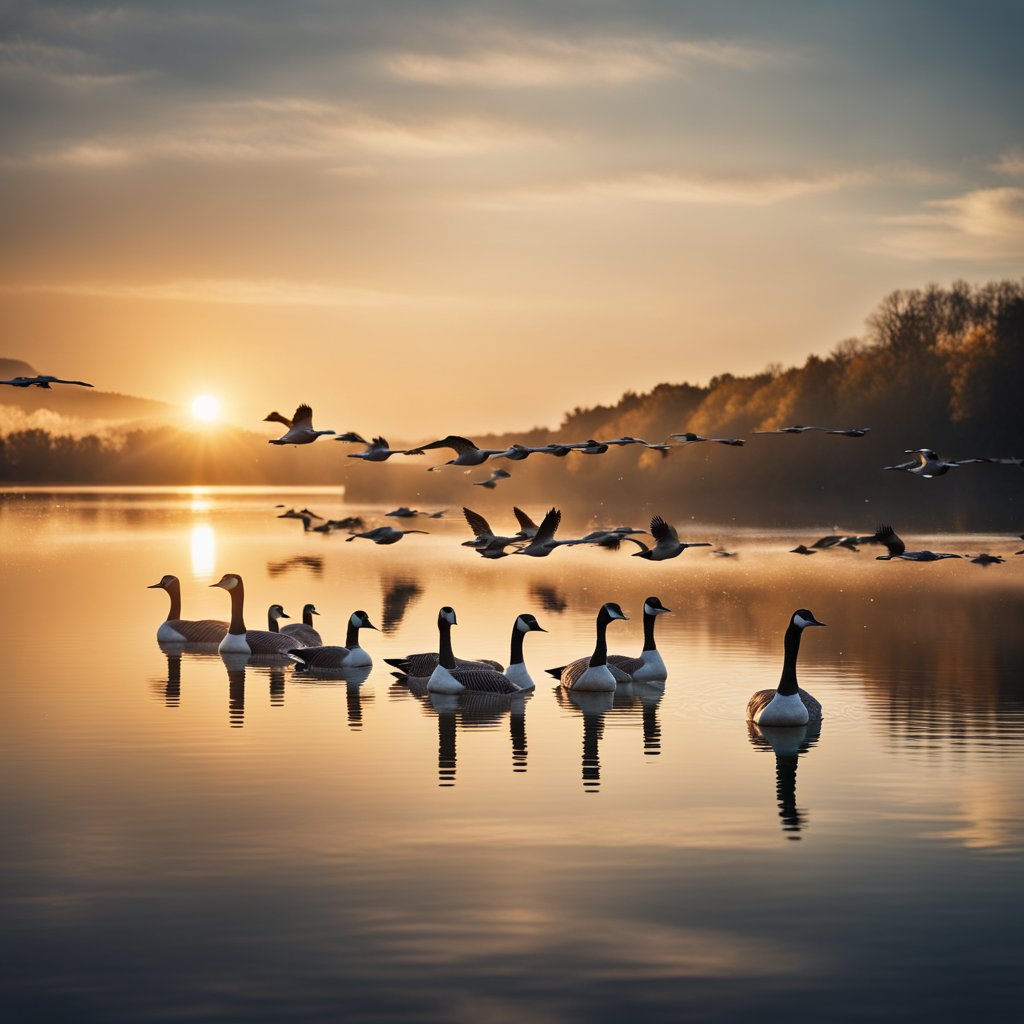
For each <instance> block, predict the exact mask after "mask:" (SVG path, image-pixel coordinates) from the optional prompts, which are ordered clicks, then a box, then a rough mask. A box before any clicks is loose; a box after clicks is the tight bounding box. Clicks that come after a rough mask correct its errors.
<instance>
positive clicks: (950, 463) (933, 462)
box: [882, 448, 992, 480]
mask: <svg viewBox="0 0 1024 1024" xmlns="http://www.w3.org/2000/svg"><path fill="white" fill-rule="evenodd" d="M903 454H904V455H916V456H917V458H916V459H911V460H910V461H909V462H900V463H898V464H897V465H895V466H883V467H882V469H895V470H901V471H902V472H905V473H913V474H914V475H915V476H923V477H924V478H925V479H926V480H930V479H931V478H932V477H935V476H942V475H944V474H945V473H948V472H949V471H950V470H951V469H956V468H958V467H959V466H968V465H970V464H971V463H973V462H992V459H986V458H976V459H942V458H940V457H939V456H938V455H936V453H935V451H934V450H933V449H931V448H907V449H905V450H904V453H903Z"/></svg>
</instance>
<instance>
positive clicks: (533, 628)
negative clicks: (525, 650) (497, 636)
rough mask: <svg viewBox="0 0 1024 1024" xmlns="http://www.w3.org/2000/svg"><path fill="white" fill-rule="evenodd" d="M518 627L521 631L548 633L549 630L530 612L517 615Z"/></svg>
mask: <svg viewBox="0 0 1024 1024" xmlns="http://www.w3.org/2000/svg"><path fill="white" fill-rule="evenodd" d="M516 629H517V630H518V631H519V632H520V633H546V632H547V630H546V629H545V628H544V627H543V626H542V625H541V624H540V623H539V622H538V621H537V620H536V619H535V618H534V617H533V616H532V615H531V614H530V613H529V612H523V614H522V615H518V616H516Z"/></svg>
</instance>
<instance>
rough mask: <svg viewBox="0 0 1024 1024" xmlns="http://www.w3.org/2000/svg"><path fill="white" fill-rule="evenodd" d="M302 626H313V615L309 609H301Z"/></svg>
mask: <svg viewBox="0 0 1024 1024" xmlns="http://www.w3.org/2000/svg"><path fill="white" fill-rule="evenodd" d="M302 624H303V625H304V626H312V625H313V613H312V611H310V609H309V608H303V609H302ZM346 646H348V645H347V644H346Z"/></svg>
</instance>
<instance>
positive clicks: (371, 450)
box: [348, 437, 421, 462]
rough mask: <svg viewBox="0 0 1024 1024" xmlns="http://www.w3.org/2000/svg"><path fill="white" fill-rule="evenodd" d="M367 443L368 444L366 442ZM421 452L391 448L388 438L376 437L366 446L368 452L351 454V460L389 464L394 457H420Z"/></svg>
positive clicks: (349, 455) (349, 454)
mask: <svg viewBox="0 0 1024 1024" xmlns="http://www.w3.org/2000/svg"><path fill="white" fill-rule="evenodd" d="M364 443H366V442H364ZM419 454H421V453H420V452H405V451H402V449H401V448H389V447H388V441H387V438H386V437H375V438H374V439H373V440H372V441H370V442H369V443H367V444H366V450H365V451H361V452H349V453H348V457H349V458H350V459H362V460H363V461H364V462H387V460H388V459H390V458H391V456H392V455H419Z"/></svg>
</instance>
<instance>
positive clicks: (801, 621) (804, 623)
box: [793, 615, 811, 629]
mask: <svg viewBox="0 0 1024 1024" xmlns="http://www.w3.org/2000/svg"><path fill="white" fill-rule="evenodd" d="M793 621H794V622H795V623H796V624H797V625H798V626H799V627H800V628H801V629H806V628H807V627H808V626H809V625H810V624H811V620H810V619H805V618H804V617H803V616H802V615H794V616H793Z"/></svg>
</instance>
